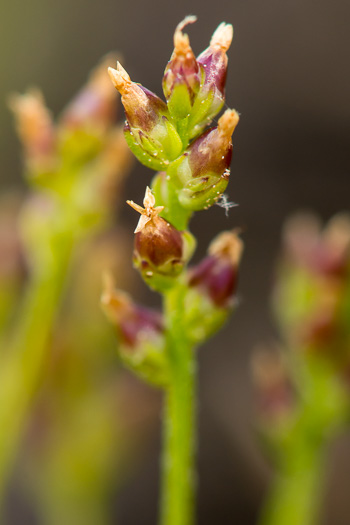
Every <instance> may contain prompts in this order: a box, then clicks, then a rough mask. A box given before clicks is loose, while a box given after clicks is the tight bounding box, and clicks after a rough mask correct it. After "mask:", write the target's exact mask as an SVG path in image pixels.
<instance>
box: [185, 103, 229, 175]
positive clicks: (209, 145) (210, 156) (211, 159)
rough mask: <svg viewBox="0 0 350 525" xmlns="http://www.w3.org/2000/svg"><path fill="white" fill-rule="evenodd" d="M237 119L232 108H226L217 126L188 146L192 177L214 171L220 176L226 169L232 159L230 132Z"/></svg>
mask: <svg viewBox="0 0 350 525" xmlns="http://www.w3.org/2000/svg"><path fill="white" fill-rule="evenodd" d="M238 121H239V116H238V113H237V112H236V111H235V110H234V109H227V110H226V111H225V113H224V114H223V115H222V116H221V117H220V119H219V121H218V126H217V127H216V128H213V129H211V130H208V131H207V132H206V133H205V134H204V135H201V136H200V137H199V138H198V139H197V140H196V141H195V142H193V143H192V145H191V146H190V147H189V149H188V151H187V153H186V155H188V163H189V167H190V170H191V175H192V178H197V177H201V176H205V174H207V173H215V174H216V175H217V176H218V177H221V176H223V175H224V174H225V172H226V171H227V170H228V168H229V166H230V164H231V159H232V140H231V137H232V133H233V131H234V130H235V128H236V126H237V124H238Z"/></svg>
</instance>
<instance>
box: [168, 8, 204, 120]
mask: <svg viewBox="0 0 350 525" xmlns="http://www.w3.org/2000/svg"><path fill="white" fill-rule="evenodd" d="M196 20H197V18H196V17H195V16H187V17H186V18H185V19H184V20H183V21H182V22H180V24H179V25H178V26H177V28H176V30H175V34H174V51H173V54H172V56H171V59H170V61H169V63H168V65H167V67H166V68H165V72H164V77H163V91H164V95H165V98H166V100H167V103H168V108H169V111H170V114H171V115H172V116H173V117H174V118H175V119H184V118H186V117H188V116H189V114H190V111H191V108H192V105H193V103H194V100H195V97H196V95H197V93H198V90H199V86H200V69H199V66H198V64H197V60H196V57H195V55H194V53H193V51H192V48H191V46H190V40H189V38H188V35H187V34H185V33H183V29H184V27H185V26H186V25H187V24H192V23H193V22H195V21H196Z"/></svg>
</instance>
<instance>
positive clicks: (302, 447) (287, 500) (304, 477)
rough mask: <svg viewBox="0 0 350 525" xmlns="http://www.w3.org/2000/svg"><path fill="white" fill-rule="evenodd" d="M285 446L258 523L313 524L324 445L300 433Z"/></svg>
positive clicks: (321, 472)
mask: <svg viewBox="0 0 350 525" xmlns="http://www.w3.org/2000/svg"><path fill="white" fill-rule="evenodd" d="M302 437H304V439H305V441H304V442H303V441H302ZM289 448H290V450H286V451H285V462H284V466H283V468H282V471H281V473H280V474H279V475H278V477H277V479H276V480H275V482H274V486H273V488H272V491H271V493H270V495H269V497H268V501H267V503H266V505H265V508H264V510H263V512H262V516H261V519H260V522H259V525H281V524H283V525H315V524H316V523H317V519H318V518H319V516H318V512H319V510H320V509H319V507H320V501H321V491H322V488H323V470H324V469H323V466H324V465H323V458H324V447H323V446H320V445H319V444H315V443H312V440H309V441H308V440H307V437H305V436H300V438H299V439H297V440H295V442H294V444H293V446H292V447H289Z"/></svg>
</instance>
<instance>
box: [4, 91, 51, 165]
mask: <svg viewBox="0 0 350 525" xmlns="http://www.w3.org/2000/svg"><path fill="white" fill-rule="evenodd" d="M10 108H11V109H12V111H13V112H14V114H15V117H16V121H17V132H18V135H19V137H20V139H21V141H22V144H23V147H24V154H25V161H26V164H27V166H28V170H29V172H30V173H31V174H34V175H37V174H39V173H43V172H47V171H51V170H52V169H53V167H54V165H55V162H56V156H55V154H56V137H55V130H54V125H53V122H52V118H51V114H50V112H49V110H48V109H47V107H46V106H45V103H44V98H43V96H42V94H41V93H40V91H37V90H32V91H28V93H26V94H25V95H13V96H12V97H11V98H10Z"/></svg>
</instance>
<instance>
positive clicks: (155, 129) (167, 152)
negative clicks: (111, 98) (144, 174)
mask: <svg viewBox="0 0 350 525" xmlns="http://www.w3.org/2000/svg"><path fill="white" fill-rule="evenodd" d="M108 72H109V75H110V77H111V79H112V82H113V84H114V86H115V88H116V89H117V90H118V91H119V92H120V94H121V96H122V103H123V106H124V109H125V114H126V118H127V123H126V126H125V137H126V140H127V142H128V145H129V147H130V149H131V150H132V152H133V153H134V155H135V156H136V157H137V158H138V159H139V160H140V162H142V163H143V164H145V165H146V166H148V167H150V168H152V169H157V170H158V169H159V170H160V169H163V168H164V167H165V166H167V164H168V163H169V161H170V160H173V159H175V158H176V157H177V156H178V155H179V154H180V152H181V150H182V142H181V139H180V137H179V135H178V133H177V131H176V128H175V126H174V125H173V124H172V122H171V118H170V115H169V112H168V108H167V106H166V104H165V103H164V102H163V101H162V100H161V99H160V98H159V97H157V95H155V94H154V93H152V92H151V91H149V90H148V89H146V88H144V87H143V86H141V84H136V83H135V82H132V81H131V80H130V77H129V75H128V73H127V72H126V71H125V69H124V68H123V67H122V66H121V65H120V63H119V62H118V63H117V69H113V68H111V67H110V68H108Z"/></svg>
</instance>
